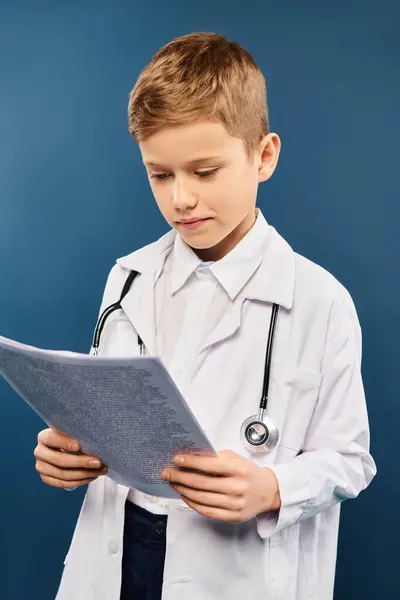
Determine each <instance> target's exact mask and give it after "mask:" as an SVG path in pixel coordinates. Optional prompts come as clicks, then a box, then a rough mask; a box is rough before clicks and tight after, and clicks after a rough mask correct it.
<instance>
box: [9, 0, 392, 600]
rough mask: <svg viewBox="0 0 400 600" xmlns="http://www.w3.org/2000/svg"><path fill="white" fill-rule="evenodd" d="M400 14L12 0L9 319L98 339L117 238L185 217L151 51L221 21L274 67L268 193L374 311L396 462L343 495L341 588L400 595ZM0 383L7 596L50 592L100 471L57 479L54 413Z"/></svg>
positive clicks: (273, 5)
mask: <svg viewBox="0 0 400 600" xmlns="http://www.w3.org/2000/svg"><path fill="white" fill-rule="evenodd" d="M399 21H400V8H399V2H398V1H396V0H393V1H392V2H390V1H384V0H382V1H381V2H379V3H376V2H369V1H367V0H364V1H362V0H360V1H357V2H356V1H351V0H347V1H346V2H345V1H343V2H329V3H328V2H321V1H314V2H311V1H308V2H307V1H303V2H296V1H293V2H285V1H281V2H279V3H277V2H271V1H269V0H264V1H263V2H254V1H253V2H252V3H250V4H246V5H245V4H243V3H240V4H237V5H235V4H234V3H232V2H228V1H226V2H215V1H212V2H210V1H209V0H203V1H202V2H201V3H193V4H192V3H190V2H184V1H182V2H167V3H166V2H162V1H161V0H154V1H153V2H149V3H147V2H143V3H137V2H133V1H131V2H127V1H126V2H124V1H114V2H113V3H111V2H106V1H104V0H96V1H94V0H93V1H84V0H79V2H78V1H76V0H69V1H68V2H60V1H59V2H57V1H52V2H50V1H49V2H43V1H39V0H38V1H36V2H23V1H13V2H12V1H11V0H10V1H2V0H0V207H1V211H0V282H1V294H0V332H1V334H3V335H5V336H9V337H13V338H14V339H17V340H19V341H22V342H25V343H28V344H33V345H37V346H41V347H48V348H54V349H56V348H58V349H70V350H76V351H81V352H86V351H88V349H89V346H90V343H91V336H92V332H93V328H94V325H95V320H96V317H97V311H98V308H99V303H100V300H101V295H102V292H103V286H104V283H105V278H106V276H107V274H108V271H109V269H110V268H111V266H112V264H113V263H114V261H115V258H116V257H118V256H121V255H124V254H127V253H129V252H131V251H133V250H134V249H136V248H138V247H140V246H142V245H144V244H146V243H148V242H150V241H152V240H154V239H156V238H157V237H159V236H160V235H162V234H163V233H165V232H166V231H167V229H168V227H167V225H166V223H165V222H164V220H163V218H162V216H161V214H159V212H158V209H157V206H156V204H155V202H154V200H153V197H152V194H151V190H150V188H149V186H148V182H147V178H146V174H145V171H144V167H143V165H142V164H141V158H140V153H139V150H138V148H137V147H136V145H135V143H134V142H133V141H132V140H131V139H130V137H129V134H128V132H127V119H126V110H127V101H128V94H129V91H130V89H131V87H132V86H133V85H134V82H135V80H136V78H137V76H138V75H139V73H140V71H141V69H142V68H143V67H144V66H145V64H146V63H147V62H148V61H149V60H150V59H151V57H152V56H153V54H154V53H155V52H156V51H157V50H158V49H159V48H160V47H161V46H162V45H163V44H165V43H167V42H168V41H170V40H171V39H173V38H175V37H177V36H179V35H183V34H186V33H190V32H193V31H216V32H219V33H222V34H224V35H226V36H228V37H229V38H230V39H234V40H236V41H238V42H239V43H241V44H243V45H244V46H245V47H246V48H247V49H248V50H249V51H250V52H251V53H252V54H253V56H254V58H255V60H256V61H257V62H258V64H259V66H260V67H261V68H262V70H263V72H264V74H265V76H266V80H267V86H268V90H269V106H270V117H271V126H272V129H273V130H275V131H277V132H278V133H279V135H280V136H281V138H282V143H283V149H282V153H281V158H280V163H279V166H278V169H277V171H276V173H275V175H274V177H273V178H272V180H271V181H270V182H268V183H264V184H263V185H261V186H260V189H259V200H258V205H259V206H260V207H261V208H262V210H263V212H264V214H265V216H266V218H267V219H268V221H269V222H270V223H272V224H273V225H274V226H275V227H276V228H277V229H278V231H279V232H280V233H281V234H283V235H284V236H285V237H286V238H287V239H288V241H289V242H290V243H291V245H292V246H293V247H294V249H295V250H296V251H298V252H300V253H302V254H304V255H305V256H307V257H309V258H311V259H312V260H314V261H315V262H317V263H319V264H321V265H322V266H324V267H325V268H326V269H328V270H329V271H331V272H332V273H333V274H334V275H335V276H336V277H338V278H339V279H340V281H342V283H343V284H344V285H345V286H346V287H347V288H348V289H349V291H350V293H351V294H352V296H353V298H354V301H355V304H356V307H357V310H358V314H359V318H360V321H361V325H362V329H363V341H364V347H363V348H364V353H363V375H364V382H365V389H366V393H367V399H368V405H369V414H370V421H371V431H372V451H373V454H374V457H375V459H376V461H377V464H378V469H379V475H378V476H377V477H376V479H375V480H374V482H373V484H372V485H371V487H370V488H369V490H368V491H367V492H365V493H364V494H362V495H361V496H360V498H359V499H358V500H356V501H355V502H348V503H346V504H345V505H344V506H343V517H342V524H341V532H340V547H339V561H338V569H337V583H336V595H335V598H336V600H348V599H350V598H351V599H352V600H358V599H360V600H361V599H362V600H372V599H375V598H376V596H377V595H379V596H380V597H381V598H395V597H399V596H400V584H399V581H398V559H399V551H398V536H399V534H400V520H399V509H398V507H399V501H400V484H399V479H398V473H399V468H398V460H397V456H398V450H397V446H396V445H395V440H396V439H397V440H398V439H399V436H398V429H397V427H398V423H399V419H400V404H399V402H398V392H397V386H396V380H395V376H396V366H397V347H398V339H399V334H400V327H399V321H400V317H399V309H398V300H399V293H400V285H399V267H398V260H399V256H400V236H399V233H398V226H399V220H400V208H399V202H398V199H399V195H398V172H399V150H398V143H399V142H398V141H399V133H400V128H399V107H400V81H399V73H400V26H399ZM0 398H1V403H0V436H1V438H0V439H1V442H2V460H1V462H2V473H1V475H2V477H1V493H0V510H1V512H0V514H1V519H0V598H2V599H3V598H4V599H5V600H20V599H25V598H29V600H51V599H53V598H54V596H55V593H56V589H57V586H58V582H59V578H60V574H61V569H62V561H63V558H64V556H65V554H66V551H67V548H68V544H69V541H70V538H71V535H72V531H73V527H74V524H75V520H76V517H77V514H78V511H79V508H80V505H81V501H82V498H83V494H84V491H85V488H84V489H80V490H77V491H76V492H75V493H73V494H67V493H65V492H63V491H61V490H55V489H53V488H50V487H48V486H45V485H44V484H43V483H42V482H41V480H40V478H39V476H38V474H37V473H36V471H35V468H34V462H35V460H34V457H33V450H34V447H35V445H36V438H37V434H38V432H39V431H40V430H41V429H42V428H43V427H44V424H43V422H42V421H41V420H40V419H39V418H38V417H37V416H36V415H35V414H34V413H33V411H31V409H30V408H29V407H28V406H27V405H25V403H24V402H22V401H21V400H20V399H19V398H18V397H17V396H16V394H14V393H13V392H12V390H11V389H10V388H9V387H8V386H7V385H6V384H5V382H4V381H3V380H2V381H0ZM71 600H72V599H71Z"/></svg>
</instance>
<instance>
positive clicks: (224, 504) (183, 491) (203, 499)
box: [171, 485, 244, 512]
mask: <svg viewBox="0 0 400 600" xmlns="http://www.w3.org/2000/svg"><path fill="white" fill-rule="evenodd" d="M171 487H172V488H174V489H175V490H176V491H177V492H178V494H180V495H181V497H183V498H184V499H185V500H186V499H189V500H190V501H191V502H194V503H196V504H200V505H202V506H203V507H204V506H208V507H212V508H221V509H223V510H228V511H230V512H237V511H239V512H240V511H241V510H242V509H243V508H244V499H243V497H241V498H239V497H238V496H227V495H226V494H218V493H214V492H204V491H203V490H194V489H191V488H187V487H185V486H183V485H172V486H171Z"/></svg>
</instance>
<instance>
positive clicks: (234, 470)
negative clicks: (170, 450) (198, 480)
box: [174, 454, 247, 476]
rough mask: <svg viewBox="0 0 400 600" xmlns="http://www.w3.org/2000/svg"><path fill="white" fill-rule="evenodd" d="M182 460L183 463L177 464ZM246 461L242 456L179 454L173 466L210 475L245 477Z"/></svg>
mask: <svg viewBox="0 0 400 600" xmlns="http://www.w3.org/2000/svg"><path fill="white" fill-rule="evenodd" d="M179 459H183V462H179ZM245 462H246V459H244V458H243V457H242V456H239V455H238V456H231V455H228V456H227V455H222V456H198V455H195V454H180V455H177V456H175V458H174V464H175V465H177V466H179V467H181V468H185V469H196V470H198V471H202V472H204V473H209V474H210V475H225V476H227V475H228V476H229V475H240V476H245V474H246V472H247V470H246V464H245Z"/></svg>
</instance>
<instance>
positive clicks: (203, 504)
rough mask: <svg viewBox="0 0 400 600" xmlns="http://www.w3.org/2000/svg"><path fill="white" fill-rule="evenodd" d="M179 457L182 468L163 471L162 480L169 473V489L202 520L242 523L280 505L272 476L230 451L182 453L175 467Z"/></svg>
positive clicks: (277, 487)
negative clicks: (199, 454) (181, 460)
mask: <svg viewBox="0 0 400 600" xmlns="http://www.w3.org/2000/svg"><path fill="white" fill-rule="evenodd" d="M179 457H182V458H184V463H183V466H182V468H175V467H173V468H168V469H165V470H164V471H163V473H162V479H167V477H165V474H168V475H169V478H168V479H169V483H170V485H171V487H172V488H174V489H175V490H176V491H177V492H178V493H179V494H180V495H181V498H182V500H183V501H184V502H185V503H186V504H187V505H188V506H190V507H191V508H193V509H194V510H195V511H196V512H198V513H199V514H201V515H204V516H205V517H210V518H212V519H218V520H220V521H229V522H231V523H242V522H244V521H249V520H250V519H252V518H253V517H254V516H256V515H258V514H261V513H263V512H266V511H273V510H278V509H279V508H280V506H281V501H280V495H279V486H278V481H277V479H276V477H275V475H274V473H273V472H272V471H271V470H270V469H267V468H265V467H259V466H258V465H256V464H254V463H253V462H252V461H251V460H248V459H247V458H243V456H240V455H239V454H236V453H235V452H232V451H231V450H222V451H221V452H217V456H211V457H210V456H195V455H193V454H181V455H179V456H178V455H177V456H176V457H175V458H174V463H175V464H177V462H176V461H177V458H179ZM186 468H189V469H197V470H199V471H201V473H192V472H188V471H186V470H185V469H186Z"/></svg>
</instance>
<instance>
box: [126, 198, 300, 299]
mask: <svg viewBox="0 0 400 600" xmlns="http://www.w3.org/2000/svg"><path fill="white" fill-rule="evenodd" d="M178 238H179V239H178ZM176 247H177V248H178V253H179V254H180V255H181V258H182V261H181V260H180V259H178V261H179V263H181V265H180V266H182V267H183V268H182V273H180V272H179V269H176V272H175V269H174V273H175V275H174V279H173V285H174V286H175V288H174V289H175V290H176V289H178V287H180V285H183V283H184V282H185V281H186V279H187V277H189V275H190V274H191V273H192V272H193V270H194V269H195V268H196V267H197V266H198V265H199V264H200V263H201V261H200V259H199V258H198V257H197V256H196V254H195V253H194V252H193V251H192V250H191V249H190V248H189V247H188V246H187V245H186V244H185V242H183V240H182V239H181V238H180V236H178V235H177V233H176V231H175V230H173V229H172V230H170V231H169V232H168V233H166V234H165V235H164V236H162V237H161V238H160V239H159V240H157V241H156V242H153V243H152V244H149V245H147V246H144V247H143V248H140V249H139V250H136V251H135V252H132V253H131V254H129V255H127V256H124V257H121V258H119V259H117V262H118V263H119V264H120V265H121V266H123V267H125V268H127V269H133V270H135V271H138V272H139V273H142V274H147V275H152V277H153V281H154V282H155V281H156V279H157V277H158V275H159V274H160V272H161V271H162V268H163V266H164V262H165V259H166V257H167V256H168V254H169V252H170V251H171V250H172V249H174V250H175V248H176ZM174 258H175V257H174ZM210 269H211V270H212V272H213V273H214V275H215V277H217V279H218V280H219V282H220V283H221V285H223V287H224V288H225V289H226V290H227V292H228V293H229V295H230V297H231V298H232V299H233V298H234V297H236V296H237V295H238V294H240V293H241V292H242V295H243V294H244V297H245V298H249V299H255V300H260V301H265V302H273V303H276V304H279V305H280V306H283V307H285V308H287V309H290V308H292V305H293V297H294V284H295V257H294V252H293V250H292V248H291V247H290V246H289V244H288V243H287V242H286V241H285V240H284V239H283V238H282V237H281V236H280V235H279V233H278V232H277V231H276V229H275V228H274V227H272V226H271V225H269V224H268V223H267V221H266V220H265V218H264V216H263V214H262V212H261V210H260V209H258V215H257V220H256V222H255V224H254V226H253V227H252V229H251V230H250V231H249V232H248V233H247V234H246V235H245V236H244V238H243V239H242V240H241V241H240V243H239V244H238V245H237V246H236V247H235V248H234V249H233V250H232V251H231V252H230V253H229V254H227V255H226V256H225V257H224V258H223V259H221V260H220V261H218V262H216V263H215V264H213V265H211V267H210ZM238 270H239V272H240V276H239V277H238V276H237V275H238ZM246 284H247V285H246Z"/></svg>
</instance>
